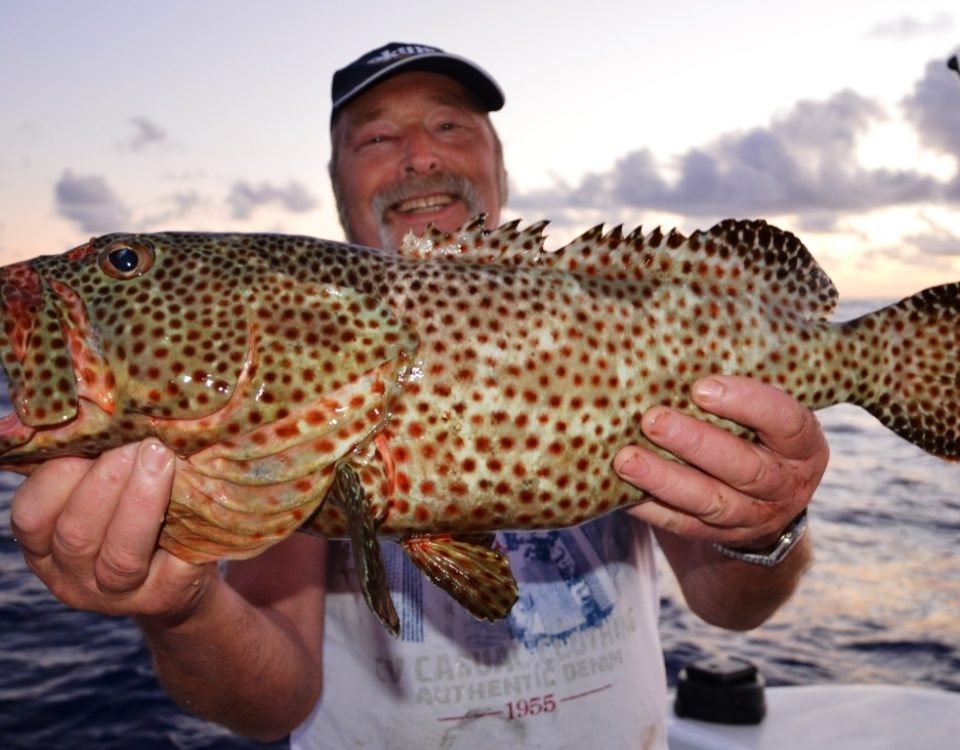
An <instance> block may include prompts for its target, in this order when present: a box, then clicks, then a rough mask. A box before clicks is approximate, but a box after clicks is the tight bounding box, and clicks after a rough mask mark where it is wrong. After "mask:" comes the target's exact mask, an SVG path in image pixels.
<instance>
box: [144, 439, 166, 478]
mask: <svg viewBox="0 0 960 750" xmlns="http://www.w3.org/2000/svg"><path fill="white" fill-rule="evenodd" d="M172 460H173V454H172V453H171V452H170V450H169V449H168V448H167V447H166V446H165V445H163V443H160V442H157V441H156V440H146V441H144V442H143V443H142V444H141V446H140V452H139V455H138V463H139V465H140V468H141V469H143V470H144V471H146V472H147V473H149V474H160V473H161V472H163V471H164V470H165V469H166V468H167V466H169V465H170V461H172Z"/></svg>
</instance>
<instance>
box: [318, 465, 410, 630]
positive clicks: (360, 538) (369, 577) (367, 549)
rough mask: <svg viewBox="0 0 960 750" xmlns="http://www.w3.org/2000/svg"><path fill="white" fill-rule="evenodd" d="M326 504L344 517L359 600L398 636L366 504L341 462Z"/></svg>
mask: <svg viewBox="0 0 960 750" xmlns="http://www.w3.org/2000/svg"><path fill="white" fill-rule="evenodd" d="M327 502H331V503H333V504H334V505H335V506H336V507H337V508H339V509H340V510H341V511H342V512H343V514H344V516H345V517H346V520H347V527H348V529H349V532H350V541H351V542H352V543H353V559H354V562H355V564H356V567H357V577H358V578H359V580H360V590H361V591H362V592H363V598H364V599H366V600H367V604H368V605H369V606H370V609H372V610H373V613H374V614H375V615H376V616H377V619H379V620H380V622H382V623H383V626H384V627H385V628H386V629H387V630H389V631H390V632H391V633H392V634H393V635H395V636H396V635H400V618H399V617H398V616H397V610H396V609H395V608H394V606H393V600H392V599H391V598H390V587H389V586H388V585H387V571H386V569H385V568H384V566H383V556H382V554H381V552H380V542H379V541H378V540H377V536H376V529H375V527H374V523H373V515H372V513H371V512H370V501H369V500H368V499H367V495H366V493H365V492H364V490H363V485H362V484H361V483H360V477H359V476H358V475H357V472H356V470H355V469H354V468H353V467H351V466H350V465H348V464H346V463H342V462H341V463H339V464H337V468H336V472H335V478H334V480H333V487H331V488H330V494H329V495H328V496H327Z"/></svg>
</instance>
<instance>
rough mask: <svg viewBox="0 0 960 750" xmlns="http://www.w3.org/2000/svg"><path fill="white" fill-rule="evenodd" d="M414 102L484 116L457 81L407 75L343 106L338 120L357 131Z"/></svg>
mask: <svg viewBox="0 0 960 750" xmlns="http://www.w3.org/2000/svg"><path fill="white" fill-rule="evenodd" d="M416 100H419V101H423V102H428V103H431V104H436V105H438V106H449V107H457V108H461V109H465V110H470V111H471V112H477V113H483V112H484V109H483V107H481V106H480V103H479V102H478V101H477V98H476V97H475V96H474V95H473V94H472V93H471V92H470V90H469V89H467V88H466V86H464V85H463V84H461V83H460V82H459V81H455V80H454V79H452V78H450V77H448V76H445V75H441V74H439V73H425V72H410V73H400V74H398V75H396V76H392V77H390V78H388V79H386V80H385V81H383V82H382V83H380V84H377V85H376V86H374V87H372V88H371V89H369V90H368V91H365V92H364V93H362V94H361V95H360V96H358V97H357V98H356V99H354V100H353V101H352V102H350V103H349V104H347V105H345V106H344V108H343V111H342V113H341V115H340V117H339V118H338V120H339V121H340V122H344V123H346V124H348V125H349V126H350V127H356V126H357V125H362V124H363V123H365V122H370V121H372V120H377V119H379V118H382V117H384V116H387V115H389V113H390V112H391V111H393V110H395V109H397V108H399V107H402V106H404V105H409V104H411V102H413V101H416Z"/></svg>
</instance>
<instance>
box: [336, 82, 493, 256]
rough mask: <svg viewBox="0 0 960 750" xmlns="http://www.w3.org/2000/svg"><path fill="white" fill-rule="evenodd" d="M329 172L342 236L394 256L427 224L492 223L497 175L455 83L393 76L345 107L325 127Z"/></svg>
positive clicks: (476, 112) (483, 125)
mask: <svg viewBox="0 0 960 750" xmlns="http://www.w3.org/2000/svg"><path fill="white" fill-rule="evenodd" d="M331 137H332V140H333V154H334V155H333V158H332V160H331V165H330V174H331V178H332V180H333V186H334V193H335V194H336V197H337V204H338V207H339V209H340V219H341V222H342V223H343V226H344V231H345V232H346V233H347V239H348V240H350V241H351V242H356V243H359V244H362V245H369V246H371V247H379V248H383V249H388V250H393V249H395V248H397V247H399V245H400V241H401V239H402V238H403V236H404V235H405V234H406V233H407V232H408V231H410V230H413V231H414V232H417V233H419V232H422V231H423V229H424V228H425V227H426V226H427V224H429V223H433V224H434V225H435V226H437V227H439V228H440V229H442V230H444V231H453V230H454V229H457V228H458V227H460V226H461V225H462V224H463V223H464V222H466V221H467V220H468V219H470V218H472V217H473V216H475V215H476V214H478V213H486V214H487V226H496V225H497V224H498V223H499V212H500V206H501V205H502V203H503V199H504V198H505V184H506V175H505V173H504V171H503V159H502V155H501V152H500V144H499V141H498V140H497V137H496V135H495V133H494V131H493V127H492V125H491V124H490V120H489V117H488V116H487V113H486V112H485V111H484V110H483V108H482V107H480V106H479V105H478V104H477V102H476V100H475V99H474V97H473V96H471V94H470V93H469V91H468V90H467V89H466V88H464V87H463V86H462V85H461V84H460V83H458V82H457V81H455V80H453V79H452V78H449V77H447V76H443V75H438V74H436V73H423V72H414V73H401V74H399V75H396V76H393V77H391V78H388V79H387V80H386V81H384V82H383V83H380V84H378V85H377V86H375V87H374V88H372V89H370V90H369V91H366V92H364V93H363V94H361V95H360V96H358V97H357V98H356V99H355V100H353V101H352V102H350V103H349V104H348V105H346V107H345V108H344V110H343V111H342V112H341V113H340V114H339V116H338V118H337V121H336V123H335V125H334V129H333V133H332V136H331Z"/></svg>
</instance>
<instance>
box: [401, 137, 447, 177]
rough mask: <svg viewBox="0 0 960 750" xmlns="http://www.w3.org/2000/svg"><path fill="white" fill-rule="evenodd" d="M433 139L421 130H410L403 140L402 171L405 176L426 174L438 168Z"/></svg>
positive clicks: (438, 162) (438, 160) (438, 159)
mask: <svg viewBox="0 0 960 750" xmlns="http://www.w3.org/2000/svg"><path fill="white" fill-rule="evenodd" d="M434 146H435V144H434V141H433V138H431V137H430V134H429V133H428V132H426V131H425V130H424V129H422V128H412V129H411V130H410V132H408V134H407V137H406V138H405V139H404V158H403V171H404V172H405V173H407V174H428V173H430V172H434V171H436V170H438V169H439V168H440V157H439V156H438V155H437V151H436V149H435V147H434Z"/></svg>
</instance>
